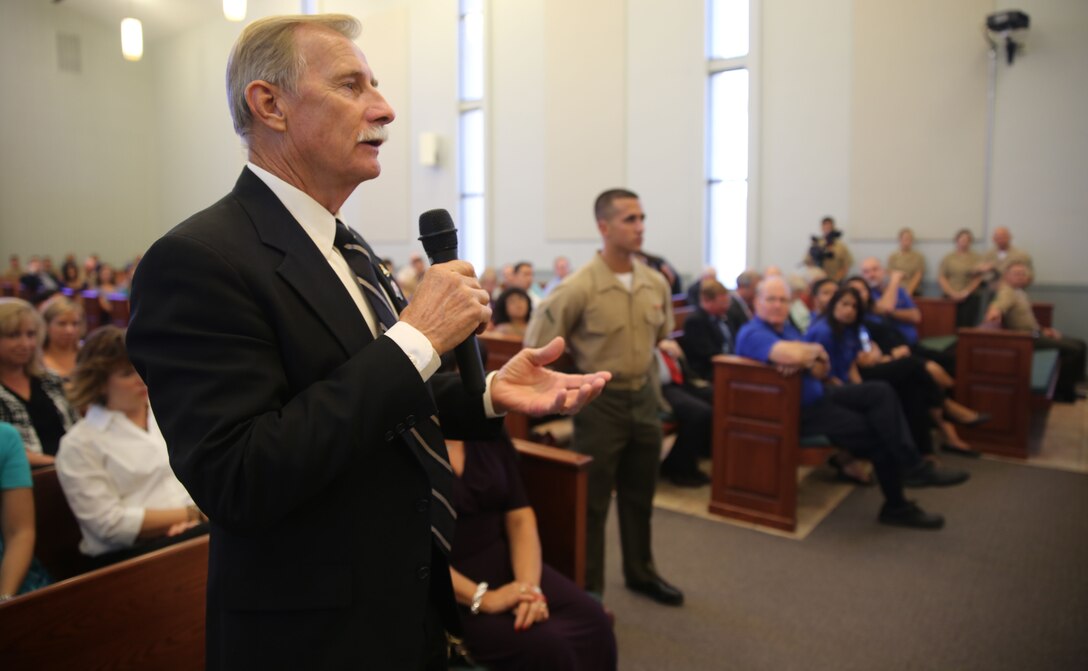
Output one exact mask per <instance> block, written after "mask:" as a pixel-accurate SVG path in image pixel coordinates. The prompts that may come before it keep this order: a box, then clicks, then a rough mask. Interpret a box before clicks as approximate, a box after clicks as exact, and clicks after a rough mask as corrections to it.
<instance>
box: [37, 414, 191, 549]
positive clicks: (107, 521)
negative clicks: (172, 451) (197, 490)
mask: <svg viewBox="0 0 1088 671" xmlns="http://www.w3.org/2000/svg"><path fill="white" fill-rule="evenodd" d="M56 469H57V477H58V479H59V480H60V484H61V487H62V488H63V489H64V495H65V497H66V498H67V499H68V505H69V506H70V507H71V509H72V512H73V513H75V516H76V520H78V521H79V529H80V531H81V532H82V533H83V540H81V541H80V542H79V550H80V552H82V553H83V554H86V555H91V556H92V557H93V556H97V555H100V554H103V553H106V552H111V551H114V550H121V549H124V548H127V547H131V546H132V545H133V544H134V543H135V542H136V537H137V536H138V535H139V533H140V527H141V526H142V525H143V522H144V510H145V509H147V508H150V509H153V510H158V509H166V508H184V507H186V506H190V505H192V504H193V499H192V497H191V496H189V492H187V491H186V490H185V487H184V486H183V485H182V484H181V482H179V481H178V479H177V477H175V476H174V471H173V470H172V469H171V468H170V459H169V456H168V454H167V452H166V441H165V440H164V439H163V437H162V433H161V432H160V431H159V425H158V424H157V423H156V422H155V416H154V414H152V412H151V408H150V407H148V410H147V430H146V431H144V430H143V429H142V428H140V427H138V426H136V425H135V424H133V423H132V422H131V421H130V420H129V419H128V417H126V416H125V415H124V414H123V413H120V412H116V411H113V410H107V409H106V408H104V407H102V406H100V405H92V406H91V407H90V408H89V409H88V410H87V416H86V417H84V418H83V419H81V420H79V421H78V422H76V424H75V425H74V426H73V427H72V428H71V429H69V431H68V433H66V434H64V436H63V437H62V438H61V439H60V449H59V450H58V451H57V461H56Z"/></svg>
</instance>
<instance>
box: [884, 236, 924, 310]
mask: <svg viewBox="0 0 1088 671" xmlns="http://www.w3.org/2000/svg"><path fill="white" fill-rule="evenodd" d="M888 270H898V271H899V272H901V273H903V288H904V289H906V290H907V293H908V294H910V295H911V296H917V295H919V294H920V293H921V291H920V290H919V288H918V287H920V286H921V284H922V277H924V276H925V274H926V257H924V256H922V254H921V253H919V252H918V251H917V250H915V249H914V231H912V230H911V229H909V228H904V229H902V230H900V231H899V249H898V250H896V251H894V252H892V253H891V256H889V257H888Z"/></svg>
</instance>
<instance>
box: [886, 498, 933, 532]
mask: <svg viewBox="0 0 1088 671" xmlns="http://www.w3.org/2000/svg"><path fill="white" fill-rule="evenodd" d="M877 519H878V520H879V521H880V523H881V524H887V525H890V526H893V527H908V528H910V529H940V528H941V527H943V526H944V518H943V517H941V516H940V515H935V514H933V513H927V512H926V511H924V510H922V509H921V508H919V507H918V506H917V505H915V503H914V502H913V501H907V502H906V503H904V504H902V505H899V506H894V507H892V506H889V505H888V504H887V503H885V504H884V506H883V507H882V508H881V509H880V517H879V518H877Z"/></svg>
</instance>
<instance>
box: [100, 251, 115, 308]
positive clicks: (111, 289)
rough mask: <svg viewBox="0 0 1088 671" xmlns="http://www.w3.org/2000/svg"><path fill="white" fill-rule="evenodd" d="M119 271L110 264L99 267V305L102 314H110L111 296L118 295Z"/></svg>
mask: <svg viewBox="0 0 1088 671" xmlns="http://www.w3.org/2000/svg"><path fill="white" fill-rule="evenodd" d="M117 291H118V285H117V271H115V270H114V269H113V266H111V265H110V264H108V263H103V264H102V265H100V266H99V267H98V304H99V305H100V306H101V307H102V312H104V313H105V314H107V315H108V314H109V313H110V294H114V293H117Z"/></svg>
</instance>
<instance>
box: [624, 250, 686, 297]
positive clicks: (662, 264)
mask: <svg viewBox="0 0 1088 671" xmlns="http://www.w3.org/2000/svg"><path fill="white" fill-rule="evenodd" d="M634 258H636V259H638V260H639V261H642V262H643V263H645V264H646V265H648V266H650V267H651V268H653V269H654V270H656V271H657V272H659V273H661V274H662V275H664V276H665V280H666V281H667V282H668V283H669V291H670V292H671V293H672V294H673V295H675V294H678V293H680V292H682V291H683V290H684V287H683V286H681V284H680V273H678V272H677V271H676V268H673V267H672V264H671V263H669V262H668V261H666V260H665V258H664V257H661V256H654V255H653V254H649V253H646V252H641V253H638V254H635V256H634Z"/></svg>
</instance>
